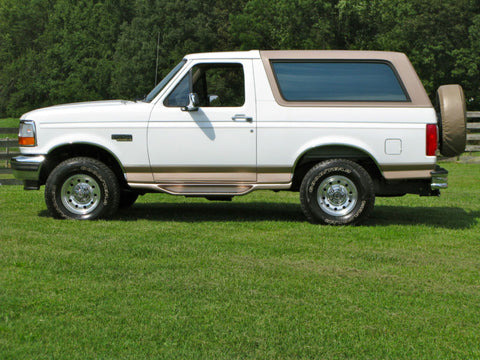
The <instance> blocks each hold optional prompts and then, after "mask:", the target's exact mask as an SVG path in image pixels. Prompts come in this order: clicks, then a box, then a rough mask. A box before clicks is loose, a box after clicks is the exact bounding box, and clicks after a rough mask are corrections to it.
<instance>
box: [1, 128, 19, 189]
mask: <svg viewBox="0 0 480 360" xmlns="http://www.w3.org/2000/svg"><path fill="white" fill-rule="evenodd" d="M0 135H7V136H8V137H6V138H2V139H0V175H10V174H11V173H12V169H10V159H11V158H12V157H14V156H17V155H20V152H19V151H18V140H17V135H18V128H16V127H14V128H2V127H0ZM4 149H5V150H4ZM2 166H3V168H2ZM2 177H3V176H2ZM2 177H0V185H21V184H22V182H21V181H20V180H17V179H2Z"/></svg>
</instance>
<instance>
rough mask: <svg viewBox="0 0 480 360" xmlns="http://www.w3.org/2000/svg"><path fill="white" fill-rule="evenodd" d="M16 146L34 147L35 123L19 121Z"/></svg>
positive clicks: (35, 140)
mask: <svg viewBox="0 0 480 360" xmlns="http://www.w3.org/2000/svg"><path fill="white" fill-rule="evenodd" d="M18 145H20V146H35V145H37V139H36V133H35V123H34V122H33V121H31V120H21V121H20V127H19V129H18Z"/></svg>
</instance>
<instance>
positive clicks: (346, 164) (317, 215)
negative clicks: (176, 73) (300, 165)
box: [300, 159, 375, 225]
mask: <svg viewBox="0 0 480 360" xmlns="http://www.w3.org/2000/svg"><path fill="white" fill-rule="evenodd" d="M300 203H301V206H302V211H303V213H304V214H305V216H306V217H307V219H308V221H310V222H311V223H314V224H318V223H323V224H329V225H351V224H356V223H358V222H360V221H362V220H364V219H365V218H366V217H367V216H368V215H369V214H370V212H371V211H372V209H373V206H374V204H375V190H374V186H373V181H372V178H371V177H370V175H369V174H368V172H367V171H366V170H365V169H364V168H363V167H361V166H360V165H358V164H357V163H354V162H352V161H349V160H343V159H334V160H327V161H323V162H321V163H318V164H317V165H315V166H314V167H313V168H311V169H310V171H308V173H307V174H306V175H305V177H304V178H303V181H302V184H301V186H300Z"/></svg>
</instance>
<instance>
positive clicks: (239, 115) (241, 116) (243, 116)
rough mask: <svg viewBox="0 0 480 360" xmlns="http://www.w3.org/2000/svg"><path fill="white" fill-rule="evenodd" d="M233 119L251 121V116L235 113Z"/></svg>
mask: <svg viewBox="0 0 480 360" xmlns="http://www.w3.org/2000/svg"><path fill="white" fill-rule="evenodd" d="M232 120H233V121H246V122H252V121H253V118H252V117H250V116H245V115H243V114H237V115H235V116H232Z"/></svg>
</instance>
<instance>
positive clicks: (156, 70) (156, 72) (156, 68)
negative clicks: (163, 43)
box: [153, 31, 160, 86]
mask: <svg viewBox="0 0 480 360" xmlns="http://www.w3.org/2000/svg"><path fill="white" fill-rule="evenodd" d="M159 50H160V31H159V32H158V36H157V60H156V62H155V84H153V86H157V75H158V52H159Z"/></svg>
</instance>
